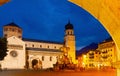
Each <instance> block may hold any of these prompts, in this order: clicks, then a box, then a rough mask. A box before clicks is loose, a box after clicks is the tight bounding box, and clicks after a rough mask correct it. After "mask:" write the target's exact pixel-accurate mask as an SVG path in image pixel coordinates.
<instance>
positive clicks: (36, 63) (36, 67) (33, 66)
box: [32, 59, 38, 70]
mask: <svg viewBox="0 0 120 76" xmlns="http://www.w3.org/2000/svg"><path fill="white" fill-rule="evenodd" d="M32 68H33V69H35V70H36V69H38V60H37V59H33V60H32Z"/></svg>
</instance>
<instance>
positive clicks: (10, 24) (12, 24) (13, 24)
mask: <svg viewBox="0 0 120 76" xmlns="http://www.w3.org/2000/svg"><path fill="white" fill-rule="evenodd" d="M4 26H15V27H18V28H21V27H20V26H18V25H17V24H15V23H14V22H12V23H9V24H7V25H4Z"/></svg>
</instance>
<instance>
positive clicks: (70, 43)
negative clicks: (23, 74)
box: [0, 22, 76, 69]
mask: <svg viewBox="0 0 120 76" xmlns="http://www.w3.org/2000/svg"><path fill="white" fill-rule="evenodd" d="M22 33H23V32H22V28H21V27H19V26H18V25H17V24H15V23H10V24H7V25H4V26H3V37H5V38H7V41H8V44H7V49H8V52H7V56H6V57H5V58H4V60H2V61H0V64H1V68H2V69H26V68H27V69H33V68H35V67H38V68H39V69H47V68H53V64H56V62H57V61H58V59H59V58H60V57H61V56H62V55H63V51H64V49H61V48H63V47H64V46H65V47H69V49H68V53H67V54H68V55H67V56H68V57H69V58H70V59H71V62H72V63H74V64H76V48H75V35H74V29H73V25H72V24H71V23H70V22H68V23H67V24H66V25H65V35H64V41H63V42H64V43H61V42H54V41H44V40H36V39H26V38H23V37H22Z"/></svg>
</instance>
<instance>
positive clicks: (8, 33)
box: [3, 23, 22, 39]
mask: <svg viewBox="0 0 120 76" xmlns="http://www.w3.org/2000/svg"><path fill="white" fill-rule="evenodd" d="M12 36H15V37H17V38H19V39H22V28H21V27H19V26H18V25H16V24H15V23H10V24H7V25H5V26H4V27H3V37H5V38H9V37H12Z"/></svg>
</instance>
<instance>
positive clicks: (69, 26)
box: [65, 21, 73, 30]
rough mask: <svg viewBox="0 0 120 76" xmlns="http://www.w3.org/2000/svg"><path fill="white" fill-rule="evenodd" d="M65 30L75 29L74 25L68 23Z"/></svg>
mask: <svg viewBox="0 0 120 76" xmlns="http://www.w3.org/2000/svg"><path fill="white" fill-rule="evenodd" d="M65 29H66V30H67V29H73V25H72V24H71V23H70V21H69V22H68V24H67V25H65Z"/></svg>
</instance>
